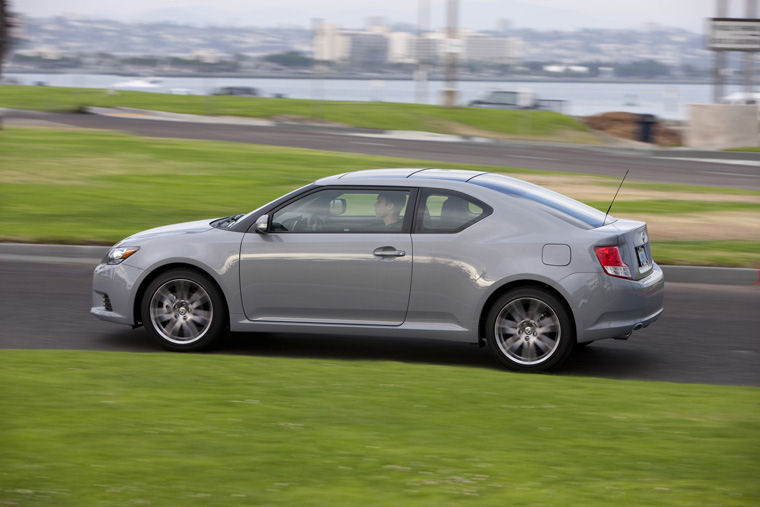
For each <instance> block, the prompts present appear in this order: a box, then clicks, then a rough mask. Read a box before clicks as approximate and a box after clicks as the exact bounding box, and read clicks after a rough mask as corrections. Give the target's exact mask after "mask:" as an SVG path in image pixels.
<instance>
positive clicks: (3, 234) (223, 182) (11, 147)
mask: <svg viewBox="0 0 760 507" xmlns="http://www.w3.org/2000/svg"><path fill="white" fill-rule="evenodd" d="M425 166H435V167H442V168H466V169H476V170H484V171H497V172H514V173H517V176H519V175H520V173H526V174H551V173H542V172H541V171H527V170H521V169H512V168H501V167H491V166H475V165H465V164H450V163H441V162H431V161H423V160H409V159H400V158H390V157H377V156H367V155H358V154H348V153H337V152H326V151H317V150H306V149H294V148H281V147H272V146H261V145H251V144H242V143H228V142H214V141H195V140H192V141H191V140H181V139H160V138H141V137H137V136H132V135H127V134H122V133H117V132H108V131H84V130H52V129H19V128H7V129H5V130H3V131H2V132H1V133H0V240H13V241H31V242H57V243H95V244H112V243H114V242H116V241H118V240H120V239H121V238H123V237H125V236H128V235H130V234H133V233H135V232H137V231H140V230H143V229H147V228H150V227H156V226H159V225H165V224H170V223H176V222H182V221H189V220H198V219H203V218H213V217H218V216H225V215H231V214H235V213H242V212H247V211H250V210H252V209H255V208H257V207H259V206H260V205H262V204H265V203H266V202H269V201H270V200H272V199H275V198H277V197H279V196H280V195H282V194H284V193H286V192H288V191H290V190H293V189H294V188H297V187H299V186H302V185H305V184H307V183H310V182H311V181H314V180H315V179H318V178H320V177H323V176H327V175H331V174H337V173H341V172H345V171H353V170H358V169H366V168H377V167H425ZM557 174H562V173H557ZM562 177H563V178H564V177H567V174H562ZM597 180H598V178H597ZM600 184H605V181H604V180H602V181H601V183H600ZM700 188H701V187H700ZM657 190H665V191H669V192H672V193H673V195H674V196H676V195H677V193H678V192H679V191H685V192H694V189H693V187H691V186H679V185H669V186H668V185H657ZM703 190H704V191H706V192H712V191H722V190H720V189H711V188H708V187H705V188H704V189H703ZM754 194H757V192H754ZM592 204H594V205H596V206H597V207H598V208H599V209H605V210H606V208H607V206H608V203H607V202H604V203H602V202H596V203H592ZM758 207H759V206H758V205H757V204H754V203H746V202H709V201H679V200H675V199H674V200H669V201H664V200H648V201H624V200H619V201H618V202H616V203H615V207H614V209H613V214H615V213H621V214H626V215H628V216H636V215H637V214H640V213H652V212H658V213H687V212H694V211H696V212H711V211H725V210H750V211H754V210H757V209H758ZM708 243H709V248H708V249H705V248H701V247H700V248H690V247H689V248H685V249H682V250H681V251H679V250H678V245H680V243H679V242H675V243H673V244H672V246H669V247H667V248H659V247H658V245H657V243H656V244H655V259H656V260H657V261H658V262H668V263H670V262H674V261H678V263H681V264H683V263H686V264H688V263H698V264H718V265H728V266H737V265H738V266H757V265H760V259H759V258H758V254H757V243H756V242H751V241H746V242H723V241H713V242H708ZM699 244H700V245H704V242H701V243H699ZM663 246H664V245H663ZM687 246H688V245H687ZM724 246H725V248H724Z"/></svg>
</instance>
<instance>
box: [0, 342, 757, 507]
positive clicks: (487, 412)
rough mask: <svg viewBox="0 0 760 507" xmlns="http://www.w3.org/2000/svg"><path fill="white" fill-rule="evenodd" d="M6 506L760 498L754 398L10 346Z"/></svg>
mask: <svg viewBox="0 0 760 507" xmlns="http://www.w3.org/2000/svg"><path fill="white" fill-rule="evenodd" d="M0 356H1V357H2V361H3V368H2V370H0V385H2V386H3V387H2V391H0V409H1V410H2V413H3V417H2V418H0V430H1V431H0V444H1V448H2V453H0V502H3V503H13V502H19V503H21V504H28V505H38V504H56V505H73V506H79V505H91V504H99V505H127V504H139V503H150V504H157V505H258V504H282V505H358V504H362V505H365V504H370V505H402V504H406V505H409V504H414V505H441V504H455V503H465V504H477V505H514V504H519V505H524V504H544V505H585V504H605V505H610V504H615V503H619V504H626V505H629V504H639V505H685V506H690V505H710V504H716V505H757V503H758V502H760V487H759V486H758V482H757V480H756V479H757V476H758V474H760V440H758V438H757V433H758V430H760V391H759V390H758V389H756V388H743V387H725V386H704V385H687V384H668V383H658V382H635V381H615V380H605V379H590V378H572V377H557V376H548V375H546V376H543V375H520V374H512V373H507V372H504V371H500V370H496V369H493V370H491V369H483V368H467V367H451V366H438V365H420V364H405V363H395V362H384V361H343V360H340V361H336V360H333V361H331V360H317V359H304V358H270V357H256V356H223V355H189V354H129V353H112V352H111V353H109V352H81V351H76V352H74V351H66V352H62V351H8V350H5V351H2V352H0Z"/></svg>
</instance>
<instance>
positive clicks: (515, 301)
mask: <svg viewBox="0 0 760 507" xmlns="http://www.w3.org/2000/svg"><path fill="white" fill-rule="evenodd" d="M486 339H487V341H488V346H489V348H490V349H491V352H492V353H493V355H494V356H496V358H497V359H498V360H499V361H500V362H501V363H502V364H503V365H504V366H506V367H507V368H508V369H510V370H515V371H533V372H539V371H546V370H550V369H556V368H559V367H560V366H562V364H563V363H564V362H565V361H566V360H567V358H568V357H569V356H570V353H571V352H572V350H573V346H574V345H575V330H574V329H573V326H572V320H571V319H570V314H569V313H568V310H567V309H566V308H565V305H564V304H562V302H561V301H560V300H559V299H558V298H557V297H556V296H554V295H553V294H551V293H549V292H547V291H545V290H542V289H539V288H536V287H524V288H516V289H512V290H510V291H509V292H507V293H505V294H504V295H502V296H501V297H499V299H497V300H496V302H495V303H494V304H493V306H492V307H491V310H490V311H489V313H488V319H487V321H486Z"/></svg>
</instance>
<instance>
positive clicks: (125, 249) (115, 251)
mask: <svg viewBox="0 0 760 507" xmlns="http://www.w3.org/2000/svg"><path fill="white" fill-rule="evenodd" d="M139 249H140V247H139V246H120V247H118V248H112V249H111V250H109V251H108V255H106V258H105V259H104V260H105V262H106V264H121V263H122V261H123V260H124V259H126V258H127V257H129V256H131V255H132V254H134V253H135V252H136V251H138V250H139Z"/></svg>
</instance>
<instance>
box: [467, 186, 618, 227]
mask: <svg viewBox="0 0 760 507" xmlns="http://www.w3.org/2000/svg"><path fill="white" fill-rule="evenodd" d="M469 182H470V183H474V184H475V185H480V186H481V187H486V188H490V189H491V190H496V191H498V192H501V193H502V194H505V195H508V196H510V197H516V198H520V199H527V200H529V201H533V202H534V203H537V204H540V205H542V206H545V207H546V208H548V209H549V210H550V211H551V212H552V213H553V214H555V215H558V216H560V217H562V218H564V219H565V220H567V221H569V222H571V223H572V221H573V220H575V221H578V222H580V223H582V224H585V225H586V226H587V227H591V228H594V227H601V226H602V225H603V224H604V217H605V214H604V213H602V212H601V211H599V210H598V209H596V208H592V207H591V206H587V205H585V204H583V203H582V202H578V201H576V200H575V199H572V198H570V197H567V196H566V195H562V194H559V193H557V192H553V191H551V190H549V189H546V188H543V187H539V186H538V185H534V184H532V183H528V182H527V181H521V180H518V179H515V178H510V177H508V176H502V175H500V174H484V175H481V176H476V177H475V178H472V179H471V180H469ZM614 221H615V219H614V218H613V217H607V223H611V222H614ZM576 223H577V222H576Z"/></svg>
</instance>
